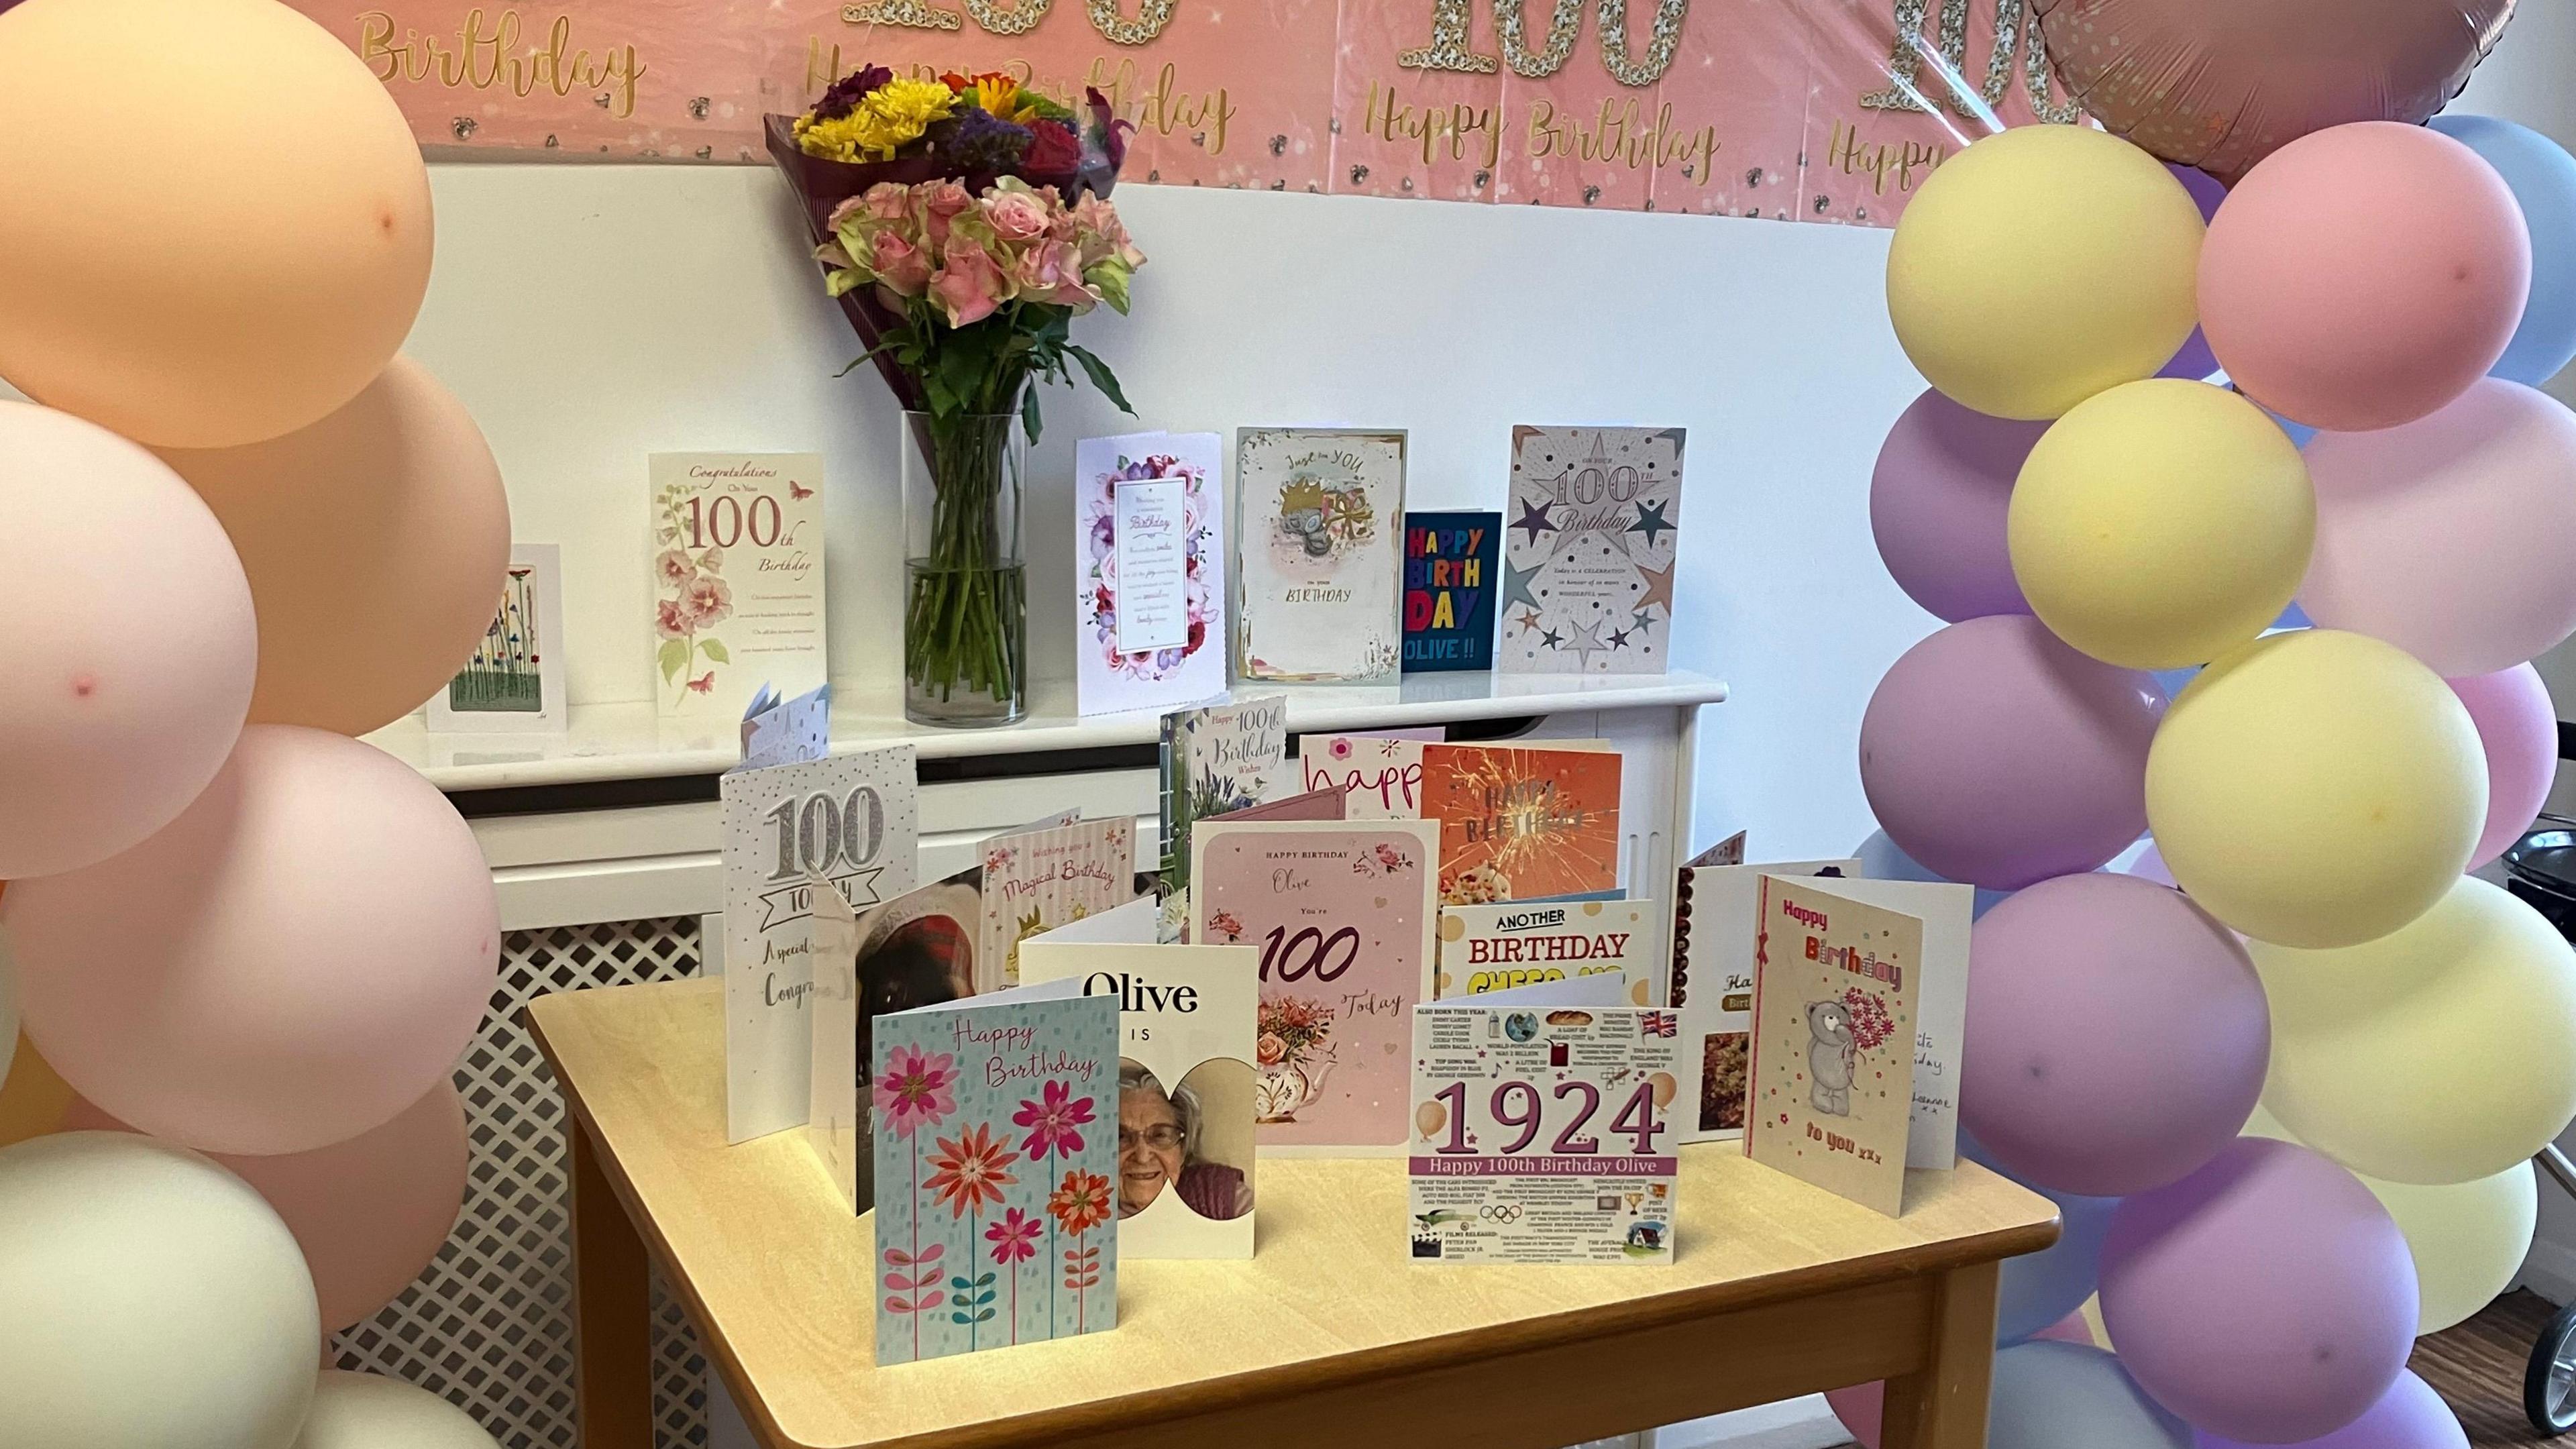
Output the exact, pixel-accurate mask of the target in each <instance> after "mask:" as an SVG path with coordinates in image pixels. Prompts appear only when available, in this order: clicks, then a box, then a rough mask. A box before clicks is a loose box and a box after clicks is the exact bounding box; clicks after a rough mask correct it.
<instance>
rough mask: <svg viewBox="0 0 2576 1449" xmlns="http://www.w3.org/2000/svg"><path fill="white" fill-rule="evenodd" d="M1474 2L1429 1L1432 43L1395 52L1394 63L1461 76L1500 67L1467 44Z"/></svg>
mask: <svg viewBox="0 0 2576 1449" xmlns="http://www.w3.org/2000/svg"><path fill="white" fill-rule="evenodd" d="M1474 3H1475V0H1431V43H1430V44H1429V45H1426V46H1422V47H1421V48H1419V49H1416V50H1407V51H1400V52H1398V53H1397V54H1396V57H1395V63H1396V64H1397V65H1400V66H1402V67H1404V68H1405V69H1406V70H1454V71H1457V72H1460V73H1461V74H1464V75H1492V74H1494V73H1495V72H1496V71H1499V70H1500V69H1502V66H1501V65H1500V64H1499V63H1498V62H1497V61H1495V59H1494V58H1493V57H1492V56H1490V55H1478V54H1477V53H1476V52H1475V51H1473V50H1470V49H1468V47H1467V27H1468V25H1469V23H1470V22H1471V21H1472V20H1473V19H1474V18H1475V17H1474V12H1473V11H1472V10H1471V9H1470V8H1469V7H1471V6H1472V5H1473V4H1474ZM1578 3H1579V0H1578ZM1503 4H1504V6H1505V7H1506V8H1508V9H1510V10H1513V11H1515V12H1517V11H1518V10H1519V9H1520V0H1503ZM1514 18H1515V19H1517V18H1518V16H1517V15H1515V17H1514ZM1551 38H1552V37H1551ZM1542 74H1544V72H1542Z"/></svg>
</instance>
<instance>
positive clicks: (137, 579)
mask: <svg viewBox="0 0 2576 1449" xmlns="http://www.w3.org/2000/svg"><path fill="white" fill-rule="evenodd" d="M6 29H7V21H6V20H5V19H0V31H5V30H6ZM5 107H6V102H5V100H0V109H5ZM0 170H5V166H0ZM18 209H19V208H18V207H17V205H16V203H15V202H14V201H12V203H11V204H9V205H7V206H0V213H8V214H15V213H16V212H17V211H18ZM8 225H9V223H8V221H7V220H6V219H5V218H4V217H0V229H5V228H6V227H7V226H8ZM6 286H7V282H6V281H5V280H0V288H5V287H6ZM6 333H7V324H6V323H5V322H0V337H5V335H6ZM0 517H6V518H7V519H8V520H9V592H10V597H11V599H12V600H13V601H14V606H15V607H16V609H17V611H18V617H17V618H15V619H13V620H12V621H11V623H10V628H9V630H8V633H7V634H6V636H5V639H6V642H5V643H0V679H6V680H7V681H8V686H7V688H6V689H5V690H0V877H7V878H12V879H15V878H20V877H25V876H41V875H53V874H56V873H57V872H61V871H66V870H77V869H79V868H81V867H83V866H87V865H93V864H96V863H97V862H99V861H102V860H105V859H107V858H108V857H109V856H111V855H114V854H116V853H117V852H119V851H121V850H125V849H127V848H129V847H131V846H133V845H134V844H135V843H136V842H138V841H140V840H142V839H143V838H144V837H145V836H147V835H150V834H151V833H152V832H154V831H156V830H158V829H160V828H161V827H162V826H164V825H167V824H169V823H170V822H171V820H172V819H174V818H176V817H177V815H178V814H179V812H180V811H181V810H183V809H186V808H187V805H188V802H189V801H190V800H193V799H195V798H196V796H197V792H198V791H200V790H202V789H204V788H205V787H206V782H207V781H208V780H211V779H213V778H214V777H215V772H216V771H217V770H219V769H221V768H223V763H224V757H225V755H227V754H229V753H230V752H231V750H232V747H233V741H234V740H235V739H237V738H239V737H240V735H241V726H242V715H243V712H244V711H245V710H247V709H248V708H249V705H250V697H251V680H252V676H253V672H254V670H255V669H256V668H257V665H258V651H259V636H258V631H257V625H256V623H255V621H254V620H253V619H252V617H251V591H250V587H249V585H248V583H246V582H245V581H244V579H243V577H242V567H241V563H240V561H239V560H238V559H237V558H235V557H234V554H233V546H232V542H231V540H229V539H227V538H225V537H224V530H223V527H222V525H220V524H218V523H217V522H216V521H215V516H214V515H213V514H212V513H210V512H208V511H207V509H206V506H205V505H204V504H203V503H201V502H199V501H198V500H197V496H196V495H195V494H193V493H191V492H189V491H188V487H187V485H186V484H184V483H182V482H180V481H179V479H178V478H177V477H176V476H175V475H173V474H172V473H171V471H170V470H169V469H168V468H166V467H164V466H162V464H161V462H160V460H159V459H156V458H154V457H153V456H152V455H151V454H150V453H147V452H145V451H144V450H142V449H141V448H138V447H136V446H135V445H134V444H132V443H129V442H127V441H126V440H125V439H123V438H120V437H118V436H117V435H116V434H114V433H111V432H109V431H108V430H107V429H105V428H102V427H100V426H98V425H97V424H96V423H88V422H83V421H81V420H80V419H79V418H76V417H73V416H72V415H71V414H69V413H62V412H56V411H54V410H53V409H51V408H42V407H37V406H35V405H34V404H32V403H23V402H0Z"/></svg>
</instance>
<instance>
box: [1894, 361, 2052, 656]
mask: <svg viewBox="0 0 2576 1449" xmlns="http://www.w3.org/2000/svg"><path fill="white" fill-rule="evenodd" d="M2046 431H2048V424H2046V423H2017V422H2011V421H2008V420H2006V419H2003V418H1990V417H1988V416H1986V415H1985V414H1984V413H1978V412H1970V411H1969V410H1968V409H1966V408H1963V407H1961V406H1959V405H1958V404H1957V403H1954V402H1952V401H1950V400H1949V399H1948V398H1946V397H1943V396H1942V395H1941V394H1940V393H1938V392H1935V391H1932V390H1930V389H1928V388H1927V389H1925V390H1924V393H1923V395H1922V396H1921V397H1918V398H1916V399H1915V400H1914V401H1913V403H1912V404H1911V405H1910V406H1908V407H1907V408H1906V409H1905V412H1904V415H1903V416H1901V417H1899V418H1898V419H1897V420H1896V426H1895V427H1893V428H1890V429H1888V430H1887V441H1886V442H1885V443H1884V444H1882V445H1880V447H1879V450H1878V467H1877V469H1876V471H1874V472H1872V473H1871V474H1870V477H1869V527H1870V532H1871V533H1873V534H1875V535H1876V536H1877V538H1878V556H1879V557H1880V558H1881V559H1882V560H1884V561H1885V562H1886V564H1887V571H1888V572H1889V573H1891V574H1894V575H1895V576H1896V583H1897V587H1899V588H1901V589H1903V590H1905V592H1906V595H1907V597H1909V598H1911V599H1913V600H1914V602H1916V603H1918V604H1921V605H1922V606H1923V607H1924V608H1925V609H1927V610H1929V611H1930V612H1932V613H1933V614H1934V615H1936V616H1938V617H1939V618H1941V619H1942V620H1944V621H1946V622H1948V623H1953V624H1955V623H1957V622H1959V621H1960V620H1961V619H1975V618H1981V617H1983V616H1985V615H1987V614H2027V613H2029V612H2030V602H2029V601H2028V600H2026V599H2024V598H2023V597H2022V596H2021V585H2020V584H2018V583H2015V582H2014V581H2013V571H2012V556H2011V555H2010V553H2008V552H2007V551H2006V549H2005V547H2004V514H2005V511H2006V510H2007V509H2008V508H2009V507H2010V506H2011V504H2012V489H2013V480H2014V479H2016V478H2018V477H2020V476H2021V464H2022V460H2023V459H2024V458H2027V457H2029V456H2030V450H2031V446H2032V445H2033V444H2035V443H2037V442H2038V441H2039V435H2040V434H2042V433H2044V432H2046Z"/></svg>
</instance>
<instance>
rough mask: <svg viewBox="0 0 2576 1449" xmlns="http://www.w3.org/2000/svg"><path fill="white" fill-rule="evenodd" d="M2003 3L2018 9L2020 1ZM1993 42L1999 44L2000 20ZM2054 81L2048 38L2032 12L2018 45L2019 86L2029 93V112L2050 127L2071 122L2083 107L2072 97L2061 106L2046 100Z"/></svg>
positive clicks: (2081, 111)
mask: <svg viewBox="0 0 2576 1449" xmlns="http://www.w3.org/2000/svg"><path fill="white" fill-rule="evenodd" d="M2004 3H2005V4H2008V5H2011V6H2012V7H2013V8H2014V9H2016V10H2018V9H2020V8H2021V0H2004ZM1995 44H1996V45H1998V46H2001V45H2002V44H2003V34H2002V30H2001V26H2000V23H1999V24H1998V26H1997V31H1996V35H1995ZM2055 80H2056V73H2055V72H2053V71H2051V70H2050V69H2049V66H2048V37H2047V36H2046V35H2044V34H2042V33H2041V32H2040V28H2039V16H2038V15H2037V14H2033V15H2032V16H2031V17H2030V34H2029V35H2028V36H2027V37H2026V38H2025V40H2024V42H2023V45H2022V89H2023V90H2025V91H2027V92H2028V93H2029V95H2030V110H2031V114H2032V115H2035V116H2037V117H2038V118H2039V119H2041V120H2042V121H2045V122H2047V123H2048V124H2050V125H2052V126H2070V125H2073V124H2074V123H2075V119H2076V118H2077V117H2078V116H2081V115H2083V114H2084V108H2083V107H2082V106H2080V105H2077V104H2076V103H2075V99H2074V97H2072V96H2069V97H2068V98H2067V100H2066V103H2065V104H2064V105H2059V104H2058V103H2057V102H2055V101H2052V100H2050V99H2049V88H2050V86H2051V84H2052V83H2053V82H2054V81H2055Z"/></svg>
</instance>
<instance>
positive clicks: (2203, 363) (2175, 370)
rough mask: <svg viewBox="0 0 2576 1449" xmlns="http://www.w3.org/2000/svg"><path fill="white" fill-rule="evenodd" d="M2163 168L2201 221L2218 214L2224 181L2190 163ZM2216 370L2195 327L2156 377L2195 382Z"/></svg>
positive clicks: (2214, 358) (2224, 196)
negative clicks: (2186, 194) (2188, 195)
mask: <svg viewBox="0 0 2576 1449" xmlns="http://www.w3.org/2000/svg"><path fill="white" fill-rule="evenodd" d="M2165 169H2166V170H2167V171H2170V172H2172V173H2173V178H2174V180H2176V181H2179V182H2181V183H2182V189H2183V190H2185V191H2188V192H2190V193H2191V199H2192V202H2193V204H2194V205H2196V206H2198V207H2199V208H2200V219H2201V220H2202V221H2204V222H2205V221H2207V220H2209V219H2210V218H2211V217H2213V216H2216V215H2218V203H2220V202H2222V201H2225V200H2226V199H2227V186H2226V183H2224V182H2222V181H2220V180H2219V179H2218V178H2217V177H2215V176H2212V175H2210V174H2209V173H2208V172H2206V171H2198V170H2194V169H2193V168H2191V167H2189V166H2177V165H2175V164H2174V163H2172V162H2170V161H2168V162H2166V163H2165ZM2216 371H2218V354H2216V353H2214V352H2211V351H2210V350H2209V339H2208V338H2207V337H2204V336H2202V335H2201V331H2200V329H2199V328H2197V327H2194V328H2193V329H2191V337H2190V338H2189V340H2187V341H2185V342H2184V343H2183V345H2182V350H2181V351H2180V352H2177V353H2175V354H2174V355H2173V361H2171V362H2168V363H2166V364H2165V366H2164V371H2162V372H2159V373H2157V374H2156V376H2158V377H2178V378H2181V379H2182V380H2183V381H2185V382H2198V381H2200V380H2201V379H2202V378H2204V377H2207V376H2209V375H2210V374H2211V373H2213V372H2216Z"/></svg>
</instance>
